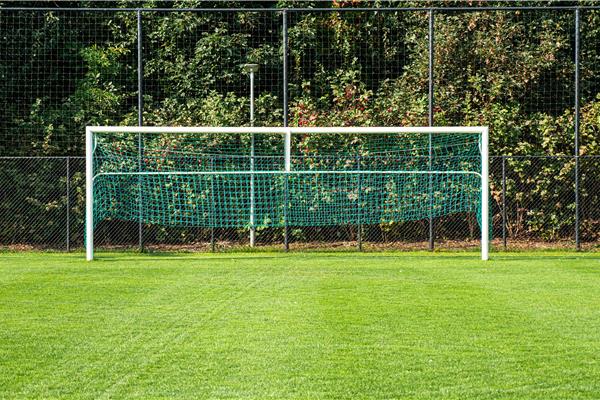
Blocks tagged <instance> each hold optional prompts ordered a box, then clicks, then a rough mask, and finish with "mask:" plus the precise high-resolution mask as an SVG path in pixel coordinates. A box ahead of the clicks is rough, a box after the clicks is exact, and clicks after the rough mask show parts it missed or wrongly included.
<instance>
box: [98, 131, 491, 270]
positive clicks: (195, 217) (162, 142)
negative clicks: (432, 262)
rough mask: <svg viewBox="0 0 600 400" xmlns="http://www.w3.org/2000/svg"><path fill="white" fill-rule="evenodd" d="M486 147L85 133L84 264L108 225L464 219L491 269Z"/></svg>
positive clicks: (335, 137)
mask: <svg viewBox="0 0 600 400" xmlns="http://www.w3.org/2000/svg"><path fill="white" fill-rule="evenodd" d="M487 141H488V137H487V128H485V127H443V128H442V127H433V128H431V127H429V128H424V127H419V128H416V127H415V128H407V127H402V128H387V127H386V128H248V127H240V128H207V127H190V128H186V127H88V128H87V132H86V174H87V181H86V184H87V190H86V196H87V210H86V224H87V228H86V247H87V258H88V259H92V258H93V234H94V227H95V226H97V224H98V223H99V222H100V221H102V220H105V219H117V220H125V221H140V222H143V223H148V224H157V225H161V226H185V227H207V228H211V227H212V228H247V229H248V230H249V231H250V232H251V233H252V232H253V231H254V230H255V229H257V228H264V227H295V226H297V227H307V226H328V225H344V224H354V225H366V224H384V223H393V222H401V221H415V220H423V219H428V218H436V217H441V216H447V215H451V214H455V213H462V212H472V213H475V214H476V215H477V216H478V221H479V225H480V227H481V232H482V236H481V237H482V257H483V258H484V259H487V252H488V244H487V242H488V233H489V229H488V224H489V220H488V201H487V199H488V183H487V180H488V171H487V168H488V160H487V158H488V154H487V146H488V143H487ZM252 240H253V237H252V235H251V241H252Z"/></svg>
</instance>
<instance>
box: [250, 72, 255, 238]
mask: <svg viewBox="0 0 600 400" xmlns="http://www.w3.org/2000/svg"><path fill="white" fill-rule="evenodd" d="M250 126H251V127H254V71H250ZM254 135H255V133H254V131H252V132H251V133H250V247H254V245H255V243H256V226H255V223H256V221H255V220H254V219H255V212H256V210H255V207H256V204H255V201H256V199H255V197H254V161H255V160H254V157H255V154H254V153H255V148H254V146H255V142H254V140H255V137H254Z"/></svg>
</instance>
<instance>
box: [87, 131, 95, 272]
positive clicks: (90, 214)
mask: <svg viewBox="0 0 600 400" xmlns="http://www.w3.org/2000/svg"><path fill="white" fill-rule="evenodd" d="M93 141H94V133H93V131H92V129H91V128H90V127H87V128H85V258H86V260H88V261H91V260H93V259H94V186H93V185H94V177H93V174H94V158H93V150H94V149H93Z"/></svg>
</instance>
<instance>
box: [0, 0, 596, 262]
mask: <svg viewBox="0 0 600 400" xmlns="http://www.w3.org/2000/svg"><path fill="white" fill-rule="evenodd" d="M342 5H344V8H343V9H331V10H323V9H320V10H310V9H301V10H299V9H293V8H290V9H286V10H273V9H268V10H264V11H257V10H252V11H249V10H244V9H228V10H220V11H219V10H210V9H209V10H203V11H201V12H200V11H198V10H190V11H180V10H176V9H173V10H169V11H165V10H162V11H157V10H152V9H131V10H89V9H70V10H64V9H62V10H61V9H59V8H57V9H55V10H47V9H35V8H31V9H10V8H6V7H5V8H0V99H1V102H2V104H3V107H0V185H1V186H0V187H2V190H0V247H3V248H4V247H10V248H15V249H18V248H30V247H34V248H51V249H59V250H71V249H80V248H81V247H82V245H83V210H84V192H85V191H84V182H85V174H84V163H85V162H84V159H83V155H84V147H83V144H84V131H85V126H86V125H137V124H140V123H141V124H144V125H196V126H198V125H206V126H239V125H249V124H250V121H249V110H248V108H249V103H250V101H249V90H250V82H249V76H248V74H247V73H245V72H244V71H243V68H242V65H243V64H247V63H256V64H259V68H260V69H259V71H258V72H257V74H256V81H255V96H256V118H255V120H256V125H258V126H280V125H285V124H289V125H290V126H407V125H427V124H428V123H429V121H430V120H433V123H434V124H435V125H489V126H490V132H491V136H490V137H491V144H490V153H491V154H493V157H491V158H490V173H491V177H490V178H491V197H492V202H491V205H492V210H491V211H492V217H493V218H492V227H493V243H494V246H495V248H496V249H499V248H504V247H506V248H509V249H510V248H521V247H523V248H528V247H536V246H549V247H575V246H576V245H581V246H582V248H583V249H591V248H595V247H596V246H597V244H598V241H599V240H600V215H599V213H600V196H599V195H598V193H600V178H599V176H600V175H599V174H598V171H599V169H598V168H599V167H600V158H599V157H600V148H599V147H600V52H599V50H598V45H597V44H598V42H599V41H600V10H598V9H597V8H592V7H581V8H579V9H577V8H575V7H565V8H553V9H541V8H526V7H524V8H510V9H507V8H486V9H485V10H476V9H468V10H467V9H464V8H463V9H459V10H457V9H447V8H442V7H435V8H424V9H396V10H389V9H388V10H364V9H361V10H351V9H348V8H347V7H345V3H344V4H342ZM577 157H579V158H577ZM432 224H433V225H432V227H434V229H432V230H431V231H430V229H429V221H428V220H423V221H417V222H405V223H393V224H376V225H363V226H356V225H352V226H331V227H302V226H298V227H296V226H293V227H288V229H285V228H264V229H262V230H259V231H258V232H257V244H258V246H259V247H265V246H275V247H280V246H282V245H283V243H284V242H289V245H290V248H291V249H302V248H313V247H316V248H333V247H341V248H355V247H356V248H359V247H363V248H365V249H369V248H371V249H377V248H418V249H426V248H428V241H429V239H430V235H433V236H432V237H433V239H434V240H435V242H436V245H437V247H441V248H454V247H456V248H463V247H476V246H478V231H479V229H478V225H477V220H476V218H475V216H474V215H462V214H461V215H455V216H453V217H444V218H437V219H435V221H433V222H432ZM140 235H142V236H143V238H142V239H143V240H140ZM575 240H578V243H575ZM142 241H143V242H144V243H145V245H146V247H147V248H149V249H190V250H210V249H215V250H219V249H228V248H237V247H245V246H247V245H248V231H247V230H244V229H226V228H218V229H210V228H193V227H192V228H166V227H161V226H156V225H144V226H143V227H142V229H140V227H139V226H138V224H137V223H132V222H122V221H104V222H102V223H101V224H100V225H99V226H98V228H97V232H96V243H97V245H98V246H99V247H101V248H102V247H105V248H110V247H132V248H134V247H137V246H138V245H139V244H140V242H142Z"/></svg>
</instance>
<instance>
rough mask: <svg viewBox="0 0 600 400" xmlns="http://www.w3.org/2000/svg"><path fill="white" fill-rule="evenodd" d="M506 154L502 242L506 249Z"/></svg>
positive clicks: (503, 170) (503, 173) (503, 159)
mask: <svg viewBox="0 0 600 400" xmlns="http://www.w3.org/2000/svg"><path fill="white" fill-rule="evenodd" d="M506 222H507V221H506V156H502V244H503V246H504V250H506Z"/></svg>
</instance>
